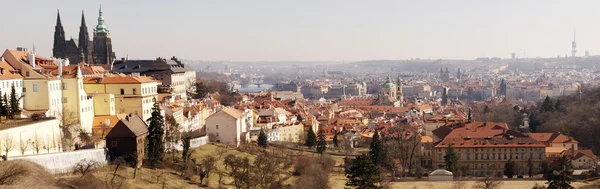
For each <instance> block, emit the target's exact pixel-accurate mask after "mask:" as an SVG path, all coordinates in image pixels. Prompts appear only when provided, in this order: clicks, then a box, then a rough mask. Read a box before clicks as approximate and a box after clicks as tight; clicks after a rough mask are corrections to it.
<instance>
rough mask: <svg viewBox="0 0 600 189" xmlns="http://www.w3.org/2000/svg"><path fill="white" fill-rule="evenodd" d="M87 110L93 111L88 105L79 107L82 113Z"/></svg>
mask: <svg viewBox="0 0 600 189" xmlns="http://www.w3.org/2000/svg"><path fill="white" fill-rule="evenodd" d="M89 111H93V110H92V107H89V106H88V107H84V108H81V112H83V113H85V112H89Z"/></svg>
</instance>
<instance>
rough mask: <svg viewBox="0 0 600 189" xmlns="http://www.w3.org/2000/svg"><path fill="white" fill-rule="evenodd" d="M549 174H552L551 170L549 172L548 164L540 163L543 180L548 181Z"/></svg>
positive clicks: (545, 162)
mask: <svg viewBox="0 0 600 189" xmlns="http://www.w3.org/2000/svg"><path fill="white" fill-rule="evenodd" d="M551 173H552V170H550V164H548V162H547V161H543V162H542V174H543V176H544V178H545V179H548V178H549V177H550V174H551Z"/></svg>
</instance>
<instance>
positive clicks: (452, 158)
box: [444, 144, 458, 173]
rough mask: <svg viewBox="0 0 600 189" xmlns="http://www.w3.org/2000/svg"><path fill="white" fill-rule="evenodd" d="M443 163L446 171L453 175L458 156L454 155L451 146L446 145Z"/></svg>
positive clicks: (456, 167)
mask: <svg viewBox="0 0 600 189" xmlns="http://www.w3.org/2000/svg"><path fill="white" fill-rule="evenodd" d="M444 162H445V163H446V170H448V171H450V172H453V173H454V172H455V171H456V170H458V164H457V163H458V155H457V154H456V151H454V147H452V144H450V145H448V149H447V150H446V155H445V156H444Z"/></svg>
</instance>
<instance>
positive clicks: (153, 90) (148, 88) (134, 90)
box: [121, 87, 156, 95]
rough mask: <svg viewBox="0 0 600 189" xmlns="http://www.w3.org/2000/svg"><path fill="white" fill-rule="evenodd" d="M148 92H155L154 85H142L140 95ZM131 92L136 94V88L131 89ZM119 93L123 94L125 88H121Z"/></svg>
mask: <svg viewBox="0 0 600 189" xmlns="http://www.w3.org/2000/svg"><path fill="white" fill-rule="evenodd" d="M148 93H156V87H144V88H142V95H144V94H148ZM131 94H133V95H137V88H133V89H131ZM121 95H125V89H124V88H121Z"/></svg>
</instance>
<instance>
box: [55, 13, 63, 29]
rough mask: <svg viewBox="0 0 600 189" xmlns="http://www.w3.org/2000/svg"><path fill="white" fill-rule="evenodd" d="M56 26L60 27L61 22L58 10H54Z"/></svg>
mask: <svg viewBox="0 0 600 189" xmlns="http://www.w3.org/2000/svg"><path fill="white" fill-rule="evenodd" d="M56 26H57V27H58V26H60V27H61V28H62V23H61V22H60V10H56Z"/></svg>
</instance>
